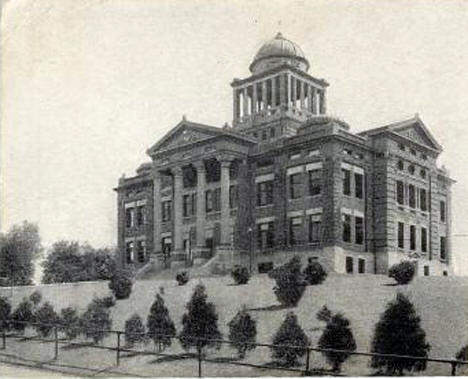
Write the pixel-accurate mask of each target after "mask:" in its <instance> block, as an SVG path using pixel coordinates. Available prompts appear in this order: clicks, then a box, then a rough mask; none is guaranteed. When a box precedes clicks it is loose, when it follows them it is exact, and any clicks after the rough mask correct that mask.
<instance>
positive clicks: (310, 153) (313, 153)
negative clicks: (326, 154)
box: [307, 149, 320, 157]
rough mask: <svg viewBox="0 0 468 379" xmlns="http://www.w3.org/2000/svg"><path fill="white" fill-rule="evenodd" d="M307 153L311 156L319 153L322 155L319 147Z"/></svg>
mask: <svg viewBox="0 0 468 379" xmlns="http://www.w3.org/2000/svg"><path fill="white" fill-rule="evenodd" d="M307 155H308V156H309V157H315V156H317V155H320V151H319V150H318V149H313V150H309V153H308V154H307Z"/></svg>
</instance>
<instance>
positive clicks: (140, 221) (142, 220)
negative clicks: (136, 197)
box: [136, 205, 146, 226]
mask: <svg viewBox="0 0 468 379" xmlns="http://www.w3.org/2000/svg"><path fill="white" fill-rule="evenodd" d="M136 212H137V217H136V219H137V225H138V226H142V225H144V224H146V217H145V207H144V206H143V205H140V206H138V207H137V208H136Z"/></svg>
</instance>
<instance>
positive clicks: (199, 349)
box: [198, 341, 202, 378]
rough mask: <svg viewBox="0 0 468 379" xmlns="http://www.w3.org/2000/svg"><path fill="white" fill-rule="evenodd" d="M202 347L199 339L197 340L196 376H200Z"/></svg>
mask: <svg viewBox="0 0 468 379" xmlns="http://www.w3.org/2000/svg"><path fill="white" fill-rule="evenodd" d="M201 366H202V348H201V343H200V341H199V342H198V377H199V378H201V377H202V367H201Z"/></svg>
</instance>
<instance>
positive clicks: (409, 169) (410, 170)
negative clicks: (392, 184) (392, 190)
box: [408, 165, 414, 175]
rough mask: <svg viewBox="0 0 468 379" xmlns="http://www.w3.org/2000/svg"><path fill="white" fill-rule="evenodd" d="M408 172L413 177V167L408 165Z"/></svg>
mask: <svg viewBox="0 0 468 379" xmlns="http://www.w3.org/2000/svg"><path fill="white" fill-rule="evenodd" d="M408 172H409V173H410V174H411V175H413V174H414V165H409V166H408Z"/></svg>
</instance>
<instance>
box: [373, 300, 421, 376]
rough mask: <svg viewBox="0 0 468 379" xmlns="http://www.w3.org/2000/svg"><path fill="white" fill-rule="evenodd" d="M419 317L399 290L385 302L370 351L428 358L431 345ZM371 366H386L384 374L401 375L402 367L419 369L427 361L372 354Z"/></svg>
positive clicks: (404, 368)
mask: <svg viewBox="0 0 468 379" xmlns="http://www.w3.org/2000/svg"><path fill="white" fill-rule="evenodd" d="M420 323H421V319H420V318H419V316H418V315H417V314H416V311H415V309H414V306H413V304H412V303H411V302H410V301H409V300H408V298H407V297H406V296H404V295H403V294H402V293H398V294H397V296H396V300H395V301H392V302H390V303H389V304H388V305H387V308H386V309H385V311H384V313H383V314H382V315H381V317H380V320H379V322H378V323H377V325H376V327H375V332H374V338H373V341H372V351H373V352H375V353H382V354H397V355H411V356H414V357H427V354H428V352H429V350H430V345H429V344H428V343H427V342H426V333H425V332H424V330H423V329H422V328H421V325H420ZM371 365H372V367H374V368H386V371H387V374H390V375H393V374H395V373H398V374H399V375H402V374H403V370H408V371H413V370H414V371H422V370H425V369H426V361H424V360H409V359H398V358H385V357H377V356H374V357H372V362H371Z"/></svg>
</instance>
